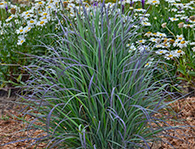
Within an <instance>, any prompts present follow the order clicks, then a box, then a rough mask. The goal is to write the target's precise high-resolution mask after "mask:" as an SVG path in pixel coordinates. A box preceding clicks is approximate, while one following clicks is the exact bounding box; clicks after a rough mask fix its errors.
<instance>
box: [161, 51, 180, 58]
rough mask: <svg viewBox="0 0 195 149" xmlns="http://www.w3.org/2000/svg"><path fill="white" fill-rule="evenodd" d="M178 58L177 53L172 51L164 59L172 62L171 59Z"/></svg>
mask: <svg viewBox="0 0 195 149" xmlns="http://www.w3.org/2000/svg"><path fill="white" fill-rule="evenodd" d="M176 56H177V55H176V54H175V52H174V51H171V52H169V53H168V54H165V56H164V58H166V59H167V60H170V59H173V58H174V57H176Z"/></svg>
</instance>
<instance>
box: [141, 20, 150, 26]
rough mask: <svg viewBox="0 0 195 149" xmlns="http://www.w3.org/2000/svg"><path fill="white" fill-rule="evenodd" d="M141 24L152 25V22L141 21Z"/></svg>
mask: <svg viewBox="0 0 195 149" xmlns="http://www.w3.org/2000/svg"><path fill="white" fill-rule="evenodd" d="M141 24H142V25H143V26H151V24H150V22H145V21H144V22H141Z"/></svg>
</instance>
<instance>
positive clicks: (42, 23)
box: [36, 20, 48, 26]
mask: <svg viewBox="0 0 195 149" xmlns="http://www.w3.org/2000/svg"><path fill="white" fill-rule="evenodd" d="M47 22H48V21H47V20H40V21H38V22H37V24H36V25H37V26H44V25H45V24H46V23H47Z"/></svg>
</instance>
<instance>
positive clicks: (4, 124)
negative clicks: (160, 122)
mask: <svg viewBox="0 0 195 149" xmlns="http://www.w3.org/2000/svg"><path fill="white" fill-rule="evenodd" d="M14 100H15V98H7V97H4V98H2V97H1V98H0V112H1V115H0V149H18V148H21V149H26V148H27V146H29V144H30V143H32V141H24V142H17V143H13V144H9V145H5V146H1V145H2V144H5V143H8V142H11V141H15V140H18V139H21V138H25V137H27V136H28V134H29V132H27V131H21V130H23V129H24V123H23V122H22V121H20V120H19V119H18V118H16V117H14V116H17V117H20V116H21V114H19V111H20V110H21V108H22V107H21V106H18V105H16V104H14V103H13V101H14ZM172 108H173V109H174V110H175V111H176V112H178V115H177V120H180V121H183V124H181V123H173V122H168V123H169V124H170V125H171V126H175V125H180V126H188V127H186V128H183V129H181V130H177V131H176V132H173V131H170V135H172V136H175V137H178V138H179V139H180V140H178V139H173V138H166V139H167V140H168V141H169V142H170V143H171V144H172V145H173V146H174V147H175V148H176V149H194V146H195V129H194V127H193V126H195V97H191V98H185V99H182V100H179V101H177V102H176V103H174V104H173V105H172ZM165 114H168V113H165ZM31 118H32V117H30V116H26V120H27V121H28V120H30V119H31ZM40 125H42V124H41V123H40ZM39 134H43V132H42V131H41V130H37V131H34V132H33V135H34V136H37V135H39ZM33 147H34V146H33ZM33 147H31V148H32V149H33ZM45 147H46V144H45V143H40V144H39V146H38V147H37V148H39V149H41V148H45ZM31 148H30V149H31ZM171 148H172V147H171V146H170V145H169V144H166V143H163V142H162V143H156V144H155V143H154V144H153V145H151V149H171Z"/></svg>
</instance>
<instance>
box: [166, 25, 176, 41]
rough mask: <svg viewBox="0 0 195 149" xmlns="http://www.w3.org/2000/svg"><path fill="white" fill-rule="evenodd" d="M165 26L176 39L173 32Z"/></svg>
mask: <svg viewBox="0 0 195 149" xmlns="http://www.w3.org/2000/svg"><path fill="white" fill-rule="evenodd" d="M165 28H166V29H167V30H168V31H169V33H171V34H172V35H173V37H174V38H175V39H176V36H175V34H174V33H173V32H172V31H171V30H170V29H169V28H168V27H167V26H165Z"/></svg>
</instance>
